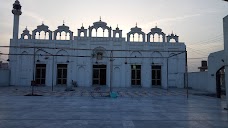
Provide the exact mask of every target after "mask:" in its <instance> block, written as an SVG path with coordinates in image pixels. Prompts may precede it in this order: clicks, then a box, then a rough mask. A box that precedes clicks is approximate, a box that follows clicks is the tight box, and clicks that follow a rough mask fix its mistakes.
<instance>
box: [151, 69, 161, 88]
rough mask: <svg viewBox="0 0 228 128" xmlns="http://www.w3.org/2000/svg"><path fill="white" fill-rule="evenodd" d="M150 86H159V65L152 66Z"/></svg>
mask: <svg viewBox="0 0 228 128" xmlns="http://www.w3.org/2000/svg"><path fill="white" fill-rule="evenodd" d="M151 75H152V86H155V87H156V86H157V87H160V86H161V65H152V74H151Z"/></svg>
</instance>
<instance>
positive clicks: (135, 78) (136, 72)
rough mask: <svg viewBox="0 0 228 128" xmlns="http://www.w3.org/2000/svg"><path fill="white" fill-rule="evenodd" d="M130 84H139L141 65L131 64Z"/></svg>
mask: <svg viewBox="0 0 228 128" xmlns="http://www.w3.org/2000/svg"><path fill="white" fill-rule="evenodd" d="M131 85H132V86H135V85H136V86H141V65H131Z"/></svg>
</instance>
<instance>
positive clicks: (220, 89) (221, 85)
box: [216, 67, 226, 98]
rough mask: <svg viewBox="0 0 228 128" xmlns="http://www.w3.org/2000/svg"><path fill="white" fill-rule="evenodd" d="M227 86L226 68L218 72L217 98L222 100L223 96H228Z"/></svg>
mask: <svg viewBox="0 0 228 128" xmlns="http://www.w3.org/2000/svg"><path fill="white" fill-rule="evenodd" d="M225 87H226V85H225V67H222V68H220V69H219V70H218V71H217V72H216V95H217V98H221V96H222V95H226V88H225Z"/></svg>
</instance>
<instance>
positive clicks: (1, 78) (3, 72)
mask: <svg viewBox="0 0 228 128" xmlns="http://www.w3.org/2000/svg"><path fill="white" fill-rule="evenodd" d="M9 83H10V70H8V69H0V86H9Z"/></svg>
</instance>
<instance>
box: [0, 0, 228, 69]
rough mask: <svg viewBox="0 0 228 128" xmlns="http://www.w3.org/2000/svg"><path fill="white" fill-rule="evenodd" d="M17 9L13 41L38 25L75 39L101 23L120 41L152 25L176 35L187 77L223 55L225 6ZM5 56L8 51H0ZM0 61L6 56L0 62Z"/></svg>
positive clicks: (86, 2)
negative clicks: (64, 29)
mask: <svg viewBox="0 0 228 128" xmlns="http://www.w3.org/2000/svg"><path fill="white" fill-rule="evenodd" d="M14 1H15V0H0V3H1V4H0V46H8V45H9V42H10V39H11V38H12V33H13V32H12V30H13V14H12V13H11V10H12V4H13V3H14ZM19 1H20V3H21V5H22V15H21V16H20V28H19V29H20V30H19V35H20V34H21V33H22V31H23V30H24V29H25V27H26V26H27V27H28V29H29V30H30V32H31V31H32V30H34V29H36V27H37V26H38V25H41V24H42V22H43V23H44V24H45V25H48V26H49V28H50V30H52V31H54V30H56V29H57V27H58V26H60V25H62V24H63V21H64V22H65V24H66V25H67V26H69V27H70V29H71V30H72V31H73V32H74V36H77V29H79V28H80V27H81V26H82V24H83V26H84V27H85V28H88V27H89V25H90V26H91V25H92V24H93V22H96V21H99V19H100V17H101V19H102V21H105V22H106V23H107V24H108V26H112V28H116V26H117V24H118V26H119V28H120V29H122V30H123V37H126V33H128V32H129V31H130V29H131V28H132V27H135V25H136V23H137V25H138V27H140V28H142V31H143V32H145V33H148V32H149V31H150V29H151V28H154V27H155V26H156V25H157V26H158V27H159V28H161V29H162V30H163V32H164V33H166V34H167V35H168V34H171V33H172V32H173V33H174V34H177V35H178V36H179V41H180V42H184V43H185V44H186V47H187V52H188V68H189V71H191V72H195V71H199V70H198V67H199V66H200V65H201V61H202V60H207V57H208V55H209V54H210V53H212V52H216V51H219V50H223V49H224V46H223V44H224V43H223V17H225V16H226V15H228V2H224V1H223V0H19ZM0 52H2V53H8V49H6V48H5V49H3V48H0ZM0 59H1V61H5V60H7V56H1V58H0Z"/></svg>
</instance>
